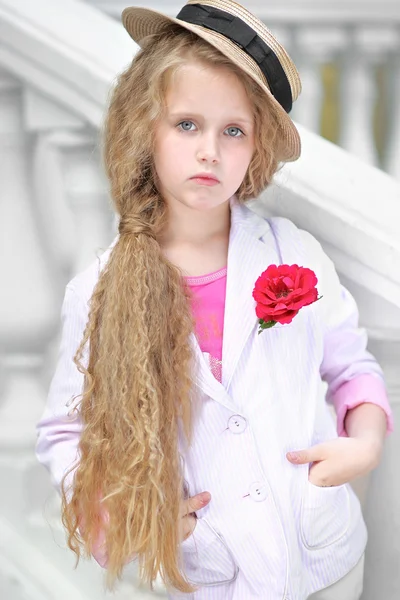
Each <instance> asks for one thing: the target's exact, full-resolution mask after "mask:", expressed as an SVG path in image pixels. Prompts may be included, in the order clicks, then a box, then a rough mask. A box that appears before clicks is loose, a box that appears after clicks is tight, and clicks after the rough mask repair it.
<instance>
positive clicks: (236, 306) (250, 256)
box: [222, 205, 281, 390]
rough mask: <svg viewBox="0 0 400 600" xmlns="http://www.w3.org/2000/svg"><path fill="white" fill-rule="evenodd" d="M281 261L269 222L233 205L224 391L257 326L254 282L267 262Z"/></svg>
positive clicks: (245, 208)
mask: <svg viewBox="0 0 400 600" xmlns="http://www.w3.org/2000/svg"><path fill="white" fill-rule="evenodd" d="M280 262H281V261H280V257H279V255H278V250H277V247H276V241H275V236H274V234H273V232H272V230H271V227H270V225H269V223H268V221H267V220H266V219H264V218H262V217H260V216H258V215H257V214H255V213H254V212H252V211H251V210H250V209H249V208H247V207H246V206H241V205H233V206H232V213H231V234H230V241H229V252H228V274H227V288H226V299H225V319H224V337H223V350H222V384H223V386H224V388H225V389H226V390H228V389H229V386H230V383H231V380H232V377H233V374H234V372H235V369H236V367H237V365H238V362H239V360H240V356H241V354H242V352H243V349H244V347H245V344H246V342H247V340H248V339H249V336H250V335H251V334H253V333H254V332H255V330H256V329H257V328H258V318H257V315H256V312H255V307H256V303H255V300H254V299H253V289H254V285H255V282H256V280H257V279H258V277H259V276H260V275H261V273H262V272H263V271H265V269H266V268H267V267H268V265H270V264H280Z"/></svg>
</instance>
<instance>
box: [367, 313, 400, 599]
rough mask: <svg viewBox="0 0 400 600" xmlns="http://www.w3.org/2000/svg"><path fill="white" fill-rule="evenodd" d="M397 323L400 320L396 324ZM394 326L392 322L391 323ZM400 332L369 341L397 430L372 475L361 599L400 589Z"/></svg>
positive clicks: (384, 596) (392, 596)
mask: <svg viewBox="0 0 400 600" xmlns="http://www.w3.org/2000/svg"><path fill="white" fill-rule="evenodd" d="M397 322H398V321H397ZM392 325H393V323H392ZM399 340H400V330H399V329H397V331H396V330H395V329H391V330H387V339H384V337H383V336H382V339H380V340H372V339H371V340H370V347H371V352H373V353H374V355H375V356H376V358H377V359H378V361H379V362H380V364H381V365H382V368H383V369H384V371H385V379H386V384H387V387H388V393H389V397H390V401H391V406H392V410H393V413H394V422H395V427H396V428H397V430H395V432H394V433H393V434H392V435H391V436H389V438H388V439H387V440H386V443H385V449H384V454H383V458H382V461H381V463H380V465H379V467H378V468H377V469H376V470H375V471H373V472H372V473H371V477H370V484H369V489H368V494H367V497H366V501H365V505H364V516H365V521H366V524H367V527H368V546H367V551H366V564H365V575H364V592H363V595H362V600H377V599H378V598H379V599H380V598H382V600H383V599H384V600H397V599H398V597H399V590H400V570H399V552H400V543H399V540H400V521H399V507H400V486H399V455H400V435H399V431H398V424H399V423H400V372H399V364H400V341H399Z"/></svg>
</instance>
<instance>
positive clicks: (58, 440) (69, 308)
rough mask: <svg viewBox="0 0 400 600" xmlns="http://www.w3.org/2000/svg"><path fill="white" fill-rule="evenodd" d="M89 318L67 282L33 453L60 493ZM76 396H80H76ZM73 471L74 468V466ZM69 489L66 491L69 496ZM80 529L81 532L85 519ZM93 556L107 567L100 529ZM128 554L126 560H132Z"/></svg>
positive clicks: (72, 456)
mask: <svg viewBox="0 0 400 600" xmlns="http://www.w3.org/2000/svg"><path fill="white" fill-rule="evenodd" d="M87 319H88V306H87V304H86V303H85V302H84V301H83V300H82V299H81V298H80V297H79V295H78V294H77V292H76V291H75V290H74V288H73V287H72V286H71V285H70V284H68V285H67V287H66V290H65V296H64V301H63V305H62V309H61V322H62V334H61V345H60V352H59V357H58V362H57V367H56V371H55V373H54V376H53V379H52V381H51V384H50V389H49V394H48V398H47V403H46V407H45V410H44V413H43V415H42V417H41V419H40V421H39V423H38V424H37V426H36V428H37V434H38V437H37V442H36V456H37V459H38V460H39V462H40V463H42V464H43V465H44V466H45V467H46V468H47V469H48V471H49V473H50V477H51V481H52V483H53V485H54V487H55V488H56V489H57V491H58V492H59V493H60V492H61V480H62V477H63V476H64V474H65V473H66V471H68V470H69V468H70V467H71V466H72V465H74V467H75V468H76V467H77V466H78V464H79V448H78V445H79V439H80V435H81V432H82V421H81V419H80V416H79V412H78V410H77V404H78V403H79V400H80V396H79V395H80V394H81V392H82V389H83V383H84V376H83V374H82V373H80V372H79V371H78V369H77V367H76V365H75V363H74V361H73V358H74V356H75V353H76V350H77V349H78V347H79V344H80V342H81V340H82V337H83V332H84V329H85V326H86V322H87ZM83 364H84V365H85V366H86V365H87V355H85V353H84V356H83ZM76 396H79V397H77V398H76ZM74 470H75V469H74ZM73 475H74V471H72V472H71V473H70V474H69V475H68V477H67V480H66V483H67V487H68V488H69V487H70V486H72V480H73ZM70 495H71V492H69V494H68V492H67V496H70ZM100 516H101V520H102V522H103V523H104V525H105V526H107V523H108V513H107V511H106V510H105V509H103V508H101V515H100ZM80 529H81V531H83V529H84V522H83V521H81V524H80ZM92 555H93V557H94V559H95V560H96V561H97V562H98V563H99V565H100V566H101V567H104V568H105V567H107V564H108V555H107V550H106V547H105V532H104V530H103V529H102V530H100V531H99V535H98V538H97V540H96V541H95V543H94V545H93V547H92ZM134 559H135V557H134V556H132V557H130V558H129V559H128V560H127V561H126V562H127V563H128V562H130V561H131V560H134Z"/></svg>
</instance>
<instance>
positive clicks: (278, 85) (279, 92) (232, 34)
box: [176, 4, 293, 113]
mask: <svg viewBox="0 0 400 600" xmlns="http://www.w3.org/2000/svg"><path fill="white" fill-rule="evenodd" d="M176 18H177V19H180V20H181V21H186V22H187V23H192V24H193V25H201V26H203V27H205V28H207V29H211V30H212V31H216V32H217V33H220V34H222V35H224V36H225V37H226V38H228V39H230V40H231V41H232V42H235V44H237V45H238V46H240V48H242V49H243V50H244V51H245V52H246V53H247V54H248V55H249V56H251V58H252V59H253V60H255V62H256V63H257V64H258V66H259V67H260V69H261V71H262V72H263V73H264V75H265V77H266V79H267V81H268V85H269V88H270V90H271V92H272V94H273V95H274V97H275V98H276V100H277V101H278V102H279V104H280V105H281V106H282V107H283V108H284V109H285V111H286V112H287V113H289V112H290V111H291V109H292V104H293V100H292V91H291V89H290V84H289V80H288V78H287V77H286V73H285V71H284V69H283V67H282V65H281V63H280V62H279V59H278V57H277V56H276V54H275V53H274V52H273V50H272V49H271V48H270V47H269V46H268V45H267V44H266V43H265V42H264V40H262V39H261V38H260V36H259V35H258V34H257V32H256V31H254V29H252V28H251V27H250V25H248V24H247V23H245V22H244V21H242V19H240V18H239V17H236V16H235V15H231V14H230V13H227V12H225V11H223V10H219V9H218V8H214V7H213V6H207V5H204V4H187V5H186V6H184V7H183V8H182V10H181V11H180V13H179V14H178V15H177V17H176Z"/></svg>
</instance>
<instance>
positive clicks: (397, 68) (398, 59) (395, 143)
mask: <svg viewBox="0 0 400 600" xmlns="http://www.w3.org/2000/svg"><path fill="white" fill-rule="evenodd" d="M389 78H390V84H389V96H390V99H389V104H390V105H389V118H388V139H387V144H386V148H385V158H384V165H385V169H386V171H387V172H388V173H389V175H392V177H395V178H396V179H398V180H399V181H400V48H399V49H398V52H397V55H396V56H395V58H394V60H392V61H391V62H390V69H389Z"/></svg>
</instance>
